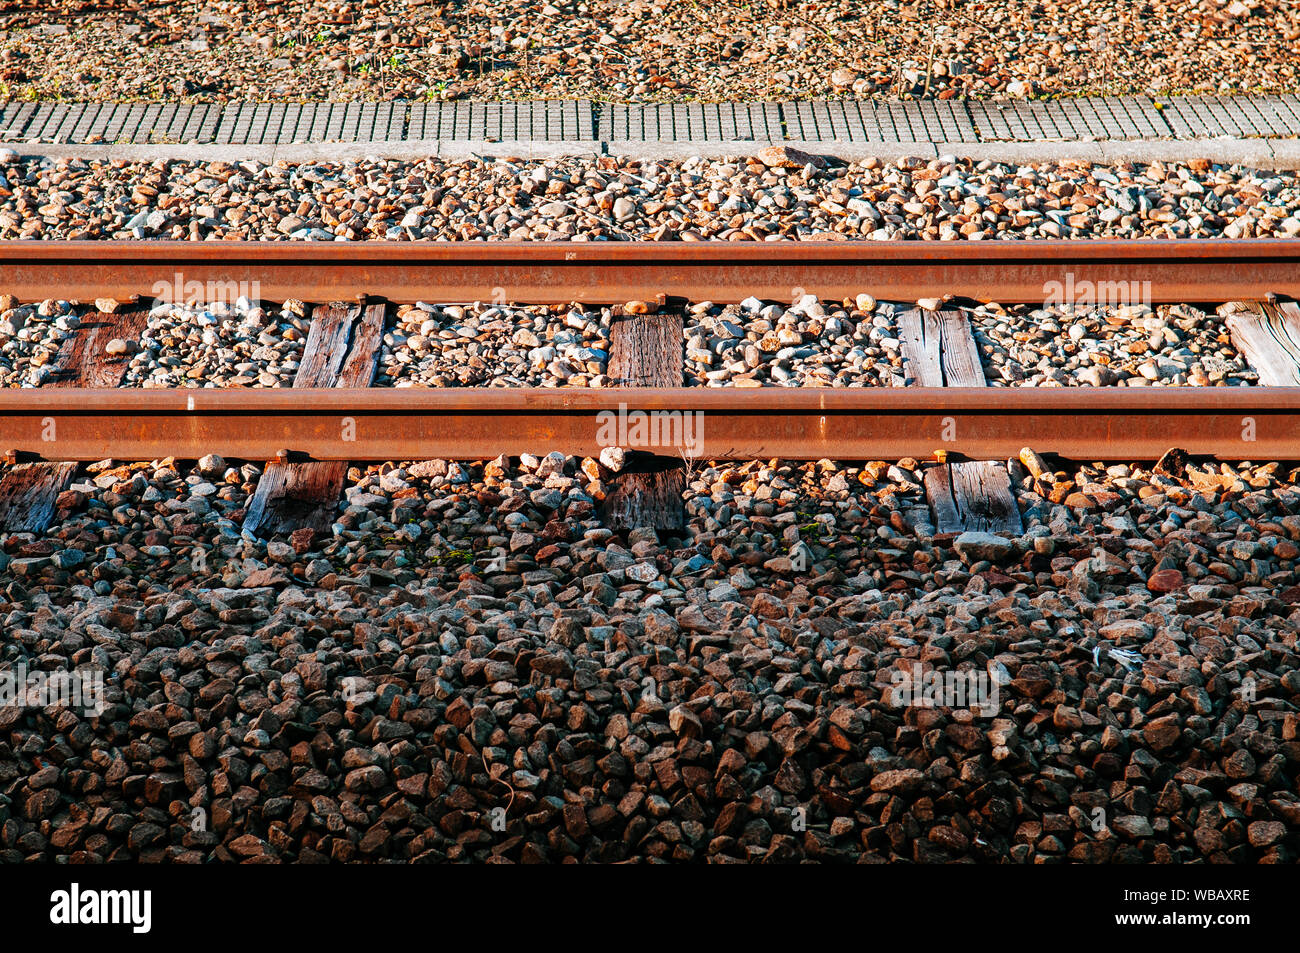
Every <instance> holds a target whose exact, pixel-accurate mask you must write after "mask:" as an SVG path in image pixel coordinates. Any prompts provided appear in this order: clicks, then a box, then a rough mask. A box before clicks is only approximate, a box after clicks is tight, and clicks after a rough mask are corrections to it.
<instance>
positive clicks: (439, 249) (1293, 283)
mask: <svg viewBox="0 0 1300 953" xmlns="http://www.w3.org/2000/svg"><path fill="white" fill-rule="evenodd" d="M191 282H197V283H198V284H199V285H201V286H202V287H203V288H205V289H216V291H217V293H216V294H212V293H211V291H209V295H210V296H211V297H226V296H229V297H232V298H233V297H234V296H235V295H236V294H239V293H248V294H249V297H252V298H259V297H260V298H261V299H264V300H267V301H274V302H279V301H283V300H285V299H288V298H299V299H302V300H304V301H309V302H325V301H331V300H352V299H353V298H354V297H355V296H356V295H358V294H360V293H366V294H370V295H374V296H377V297H383V298H387V299H389V300H390V301H394V302H411V301H417V300H426V301H436V302H463V301H490V300H504V301H511V302H527V303H538V304H547V303H561V304H567V303H569V302H573V301H583V302H592V303H613V302H618V301H626V300H632V299H653V298H654V297H655V296H656V295H659V294H668V295H673V296H680V297H684V298H688V299H691V300H695V301H702V300H711V301H717V302H735V301H740V300H742V299H744V298H747V297H749V296H751V295H753V296H756V297H758V298H761V299H766V300H773V301H789V300H791V298H792V296H794V295H796V294H803V293H808V294H816V295H819V296H821V297H823V298H825V299H843V298H845V297H851V296H853V295H857V294H859V293H861V292H867V293H870V294H872V295H875V296H876V297H877V298H881V299H886V300H901V301H912V300H916V299H917V298H921V297H929V296H934V295H939V294H944V293H949V294H953V295H960V296H965V297H969V298H974V299H977V300H983V301H1000V302H1004V303H1013V302H1042V301H1045V300H1047V299H1049V298H1051V297H1053V293H1054V292H1056V297H1057V298H1062V297H1065V296H1067V295H1068V294H1069V292H1070V291H1073V295H1072V296H1071V297H1074V296H1079V297H1086V296H1087V295H1088V294H1092V295H1093V296H1094V298H1095V297H1098V296H1105V295H1107V294H1109V295H1112V300H1114V298H1115V297H1117V298H1118V299H1119V300H1120V301H1121V302H1129V301H1132V300H1134V299H1136V300H1137V301H1150V302H1174V301H1181V302H1188V303H1196V302H1222V301H1228V300H1233V299H1237V298H1253V297H1260V296H1261V295H1263V294H1264V293H1267V292H1274V293H1277V294H1283V295H1288V296H1294V297H1300V241H1283V240H1277V239H1260V240H1245V241H1227V240H1207V241H1199V240H1195V241H1154V240H1153V241H1033V242H1029V241H988V242H794V241H781V242H762V243H733V242H698V243H696V242H378V241H375V242H337V243H333V242H225V241H213V242H170V241H166V242H152V241H141V242H135V241H132V242H101V241H73V242H46V241H6V242H0V291H3V292H7V293H9V294H13V295H16V296H17V297H18V298H19V299H20V300H25V301H30V300H43V299H44V298H47V297H50V296H51V295H57V296H58V297H61V298H65V299H74V300H85V301H89V300H92V299H94V298H96V297H115V298H128V297H130V296H131V295H133V294H138V295H141V296H142V297H145V298H158V297H160V296H162V294H164V293H170V294H173V296H174V295H175V293H176V292H177V291H180V290H183V289H184V288H185V287H186V286H187V285H189V283H191ZM1144 282H1149V285H1148V284H1144ZM1054 283H1055V284H1054ZM1119 283H1122V284H1119ZM1129 283H1135V284H1129ZM1057 285H1059V286H1060V287H1059V289H1058V288H1057V287H1056V286H1057ZM167 289H172V291H168V290H167ZM184 293H185V294H188V292H184ZM1076 299H1077V298H1076Z"/></svg>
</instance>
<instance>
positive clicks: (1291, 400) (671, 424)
mask: <svg viewBox="0 0 1300 953" xmlns="http://www.w3.org/2000/svg"><path fill="white" fill-rule="evenodd" d="M485 417H490V418H491V420H490V423H489V422H488V421H485V419H484V418H485ZM1026 444H1032V445H1034V448H1035V449H1036V450H1039V451H1041V452H1050V453H1055V454H1058V455H1060V456H1062V457H1065V458H1069V459H1076V460H1126V461H1127V460H1146V459H1154V458H1156V457H1158V456H1160V455H1161V454H1162V453H1163V452H1164V451H1165V450H1167V449H1169V448H1170V447H1174V446H1177V447H1181V448H1182V449H1184V450H1187V451H1188V452H1190V453H1192V454H1204V455H1208V456H1214V457H1217V458H1221V459H1235V460H1244V459H1249V460H1256V461H1260V460H1292V459H1296V458H1297V457H1300V388H1283V387H1277V388H1180V389H1174V388H1164V389H1159V390H1150V391H1147V390H1131V389H1128V388H1124V389H1115V390H1103V389H1094V388H1052V389H1035V388H1017V389H989V388H984V389H963V388H940V389H928V388H914V389H913V388H906V389H901V388H900V389H892V388H854V389H842V390H841V389H836V390H823V389H819V390H796V389H785V388H764V389H760V390H738V389H725V388H707V389H705V388H671V389H644V390H643V389H636V388H626V389H617V390H613V389H611V390H585V389H577V388H573V389H550V390H531V389H471V388H449V389H429V390H425V389H418V388H409V389H408V388H403V389H400V390H394V389H366V390H350V389H342V388H335V389H326V390H310V389H296V388H295V389H249V390H238V391H236V390H216V389H195V390H179V391H175V390H108V391H87V390H73V389H46V390H42V389H28V390H22V391H16V390H8V391H0V447H3V448H6V449H13V450H14V451H15V452H16V453H17V455H18V456H20V457H35V458H40V459H46V460H99V459H103V458H106V457H114V458H116V459H138V460H148V459H157V458H161V457H165V456H175V457H180V458H191V459H192V458H197V457H199V456H202V455H204V454H207V453H219V454H221V455H223V456H227V457H231V458H235V459H253V460H268V459H272V458H274V457H276V456H277V454H278V453H279V452H280V451H282V450H288V451H290V452H292V453H295V454H301V455H303V456H305V457H309V458H313V459H320V460H352V461H365V460H413V459H425V458H431V457H450V458H456V459H490V458H492V457H495V456H497V455H498V454H500V453H506V454H512V455H517V454H519V453H524V452H529V453H546V452H549V451H552V450H560V451H562V452H564V453H570V454H583V455H594V454H596V453H598V452H599V451H600V449H601V448H602V447H605V446H614V445H618V446H623V447H625V448H627V449H643V450H646V451H647V452H652V453H658V454H661V455H669V456H674V457H676V456H688V457H691V458H694V459H701V460H707V459H769V458H786V459H821V458H831V459H842V460H860V459H898V458H901V457H907V456H912V457H921V458H925V457H929V456H931V455H932V454H934V452H935V451H939V450H943V451H946V452H947V453H948V454H949V456H950V457H952V458H960V457H962V456H965V457H969V458H971V459H999V458H1006V457H1010V456H1015V455H1016V454H1017V453H1018V452H1019V450H1020V449H1021V447H1023V446H1025V445H1026Z"/></svg>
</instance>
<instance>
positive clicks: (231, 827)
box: [0, 455, 1300, 863]
mask: <svg viewBox="0 0 1300 953" xmlns="http://www.w3.org/2000/svg"><path fill="white" fill-rule="evenodd" d="M90 469H91V473H90V474H89V475H88V476H87V477H83V478H79V480H78V482H77V483H75V484H74V486H73V488H72V489H71V490H69V491H68V492H67V493H65V494H64V496H63V497H62V498H61V499H60V503H59V513H58V522H57V523H56V525H55V527H54V528H53V529H52V530H51V531H50V532H49V533H47V534H46V535H45V536H44V537H43V538H41V539H32V538H31V537H30V536H22V535H10V536H8V537H7V538H4V539H3V540H0V550H3V554H2V555H0V602H3V605H0V611H2V612H3V613H4V618H5V622H6V630H7V633H8V635H7V638H6V641H5V644H4V646H3V648H2V649H0V653H2V654H3V658H4V661H5V662H6V664H7V665H9V666H13V665H16V664H17V663H18V662H20V661H22V662H25V663H26V664H27V666H28V668H30V669H37V668H40V669H45V670H51V671H53V670H60V669H62V670H66V669H70V668H73V667H88V668H89V669H90V670H92V671H95V670H98V671H101V672H102V673H103V677H104V679H105V695H104V701H105V704H106V707H105V709H104V710H103V712H102V713H101V714H100V715H98V716H97V717H94V716H87V715H85V714H84V713H82V712H80V711H74V710H70V709H61V708H41V707H20V706H13V705H10V706H3V707H0V782H2V784H3V787H0V857H2V858H3V859H4V860H6V861H19V860H23V859H28V858H32V859H34V858H43V859H47V860H72V861H90V862H93V861H98V860H121V859H126V858H138V859H142V860H148V861H163V860H167V861H174V862H201V861H203V860H206V859H219V860H243V861H253V862H257V861H277V860H283V861H289V860H297V861H321V860H327V859H333V860H380V859H417V860H443V859H447V860H468V859H476V860H489V859H498V860H516V861H543V860H547V861H557V860H562V859H566V858H573V859H585V860H606V861H608V860H620V859H640V860H678V861H705V860H707V861H713V862H723V861H745V860H748V861H760V860H761V861H769V862H777V861H794V860H799V859H803V858H811V859H819V860H826V861H844V862H853V861H859V862H862V861H868V862H869V861H882V860H888V859H899V860H909V861H941V860H950V859H961V860H991V861H1004V862H1018V863H1055V862H1064V861H1089V862H1100V861H1128V862H1143V861H1157V862H1159V861H1174V862H1191V861H1198V860H1199V861H1209V862H1222V861H1263V862H1293V861H1294V860H1295V856H1296V849H1297V846H1298V845H1297V840H1296V838H1297V834H1296V830H1297V825H1300V798H1297V795H1296V791H1295V778H1296V772H1297V768H1296V766H1297V761H1300V743H1298V742H1297V738H1296V733H1297V725H1298V722H1297V709H1296V703H1297V701H1300V680H1297V670H1296V662H1297V649H1296V633H1297V624H1298V623H1300V613H1298V612H1297V609H1296V604H1297V602H1300V588H1298V587H1297V582H1300V579H1297V575H1296V569H1297V567H1296V559H1297V556H1300V547H1298V546H1297V540H1298V539H1300V517H1298V516H1296V515H1295V513H1296V512H1297V509H1298V507H1300V489H1298V488H1297V486H1296V484H1295V480H1296V478H1297V474H1296V473H1295V472H1288V471H1287V470H1286V469H1284V468H1278V467H1276V466H1274V465H1257V466H1240V467H1233V466H1227V465H1205V464H1193V465H1192V466H1191V467H1189V468H1188V469H1187V470H1186V471H1185V472H1183V473H1181V475H1177V476H1162V475H1157V474H1153V473H1152V472H1151V471H1150V470H1148V469H1141V468H1139V467H1137V466H1120V465H1116V466H1111V467H1109V468H1107V469H1104V470H1103V469H1095V468H1091V467H1085V468H1081V469H1077V470H1070V471H1060V472H1058V473H1055V474H1053V473H1051V472H1047V473H1044V474H1043V477H1042V479H1041V480H1040V481H1038V482H1035V481H1034V480H1033V478H1031V477H1030V476H1029V475H1028V474H1027V473H1025V472H1024V470H1023V468H1020V467H1019V465H1018V464H1013V466H1012V471H1013V477H1014V480H1015V485H1016V493H1017V497H1018V502H1019V504H1020V507H1021V509H1022V512H1023V513H1024V515H1025V524H1026V527H1027V530H1026V532H1025V534H1024V535H1023V536H1021V537H1017V538H998V537H983V536H981V535H979V534H970V535H967V536H962V537H956V538H954V537H951V536H948V537H944V536H933V535H930V534H931V533H932V528H931V527H929V526H928V525H927V523H926V519H925V516H924V514H925V510H924V507H923V495H922V494H921V492H920V487H919V481H920V473H919V470H920V467H919V465H918V464H917V463H916V461H910V460H908V461H897V462H895V463H892V464H891V463H888V462H873V463H867V464H857V465H836V464H832V463H830V462H829V461H823V462H821V463H818V464H801V465H789V464H780V463H778V464H775V465H772V464H760V463H752V464H713V465H710V464H700V465H699V466H698V467H697V468H696V469H695V470H694V471H693V474H692V476H691V479H690V481H689V487H688V493H687V511H688V515H689V525H688V528H687V530H686V532H685V533H684V534H683V535H682V536H681V537H679V538H663V539H660V538H658V537H657V536H656V535H655V534H654V533H652V532H649V531H635V532H633V533H631V534H629V535H627V536H614V535H612V534H611V533H610V532H609V531H608V530H606V529H604V528H602V527H601V526H600V525H599V522H598V520H597V519H596V517H595V515H594V511H593V504H594V502H595V501H596V499H597V498H598V497H599V495H600V493H601V491H602V481H603V479H607V474H605V473H602V472H601V471H600V470H599V467H598V465H597V464H596V463H595V462H594V461H591V460H576V459H572V458H569V459H566V458H564V457H563V456H561V455H552V456H549V457H545V458H541V459H536V458H524V459H523V460H521V461H515V460H497V461H492V462H489V463H466V464H457V463H448V462H446V461H426V462H422V463H417V464H407V465H399V466H394V465H384V466H382V467H372V468H365V469H355V468H354V469H353V470H352V471H350V474H349V490H348V500H347V501H345V503H344V504H341V506H340V512H339V515H338V517H337V522H336V525H335V528H334V532H333V534H332V535H327V536H325V537H323V538H312V537H311V535H310V534H304V533H299V534H295V536H293V537H292V538H290V539H274V540H271V541H268V542H262V541H249V540H243V539H241V538H240V534H239V520H240V518H241V516H242V510H243V507H244V506H245V505H246V503H247V500H248V495H249V493H250V491H251V489H252V487H253V485H254V482H255V479H256V473H257V468H256V467H252V466H248V465H244V466H235V465H232V464H227V463H226V462H225V461H221V460H219V459H214V458H205V460H203V461H201V462H200V463H199V465H198V466H194V465H189V464H185V465H182V464H179V463H173V462H172V461H160V462H158V463H157V464H144V465H134V464H133V465H111V464H103V465H98V466H95V467H92V468H90ZM498 557H504V562H500V561H499V560H498ZM805 560H806V562H805ZM796 561H800V562H803V564H804V565H805V566H806V567H807V568H806V570H805V571H798V570H795V569H794V568H792V562H796ZM918 665H919V666H922V667H923V668H924V669H926V670H936V671H939V672H941V673H943V672H949V671H967V672H974V673H976V674H977V675H980V674H981V673H982V675H983V676H987V678H988V679H989V680H990V681H989V682H988V684H990V685H993V684H996V685H997V686H998V688H997V702H996V711H994V710H992V709H988V715H989V717H986V716H985V715H984V714H982V713H981V711H971V710H969V709H966V708H963V707H961V706H958V707H957V708H954V709H950V710H945V709H940V708H928V707H925V706H923V705H911V706H908V705H900V704H898V703H897V702H898V698H897V696H896V695H895V694H893V686H894V685H896V683H897V676H895V675H894V674H893V673H894V672H896V671H902V672H911V671H913V666H918Z"/></svg>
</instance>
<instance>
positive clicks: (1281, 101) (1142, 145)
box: [0, 95, 1300, 168]
mask: <svg viewBox="0 0 1300 953" xmlns="http://www.w3.org/2000/svg"><path fill="white" fill-rule="evenodd" d="M1295 137H1300V97H1296V96H1291V95H1285V96H1239V97H1206V96H1197V97H1178V98H1174V99H1169V100H1163V101H1158V100H1154V99H1151V98H1150V97H1146V96H1122V97H1114V98H1100V97H1088V98H1080V99H1065V100H1054V101H1050V102H1036V101H1035V102H1030V101H1012V102H986V101H978V100H958V99H952V100H927V101H922V102H890V103H886V102H873V101H855V100H810V101H801V102H777V103H674V104H662V105H623V104H607V103H593V102H587V101H582V100H564V101H538V102H519V103H516V102H504V103H501V102H498V103H472V102H453V103H407V102H385V103H303V104H294V103H274V104H271V103H227V104H222V103H198V104H192V105H185V104H178V103H152V104H150V103H119V104H114V103H106V104H78V103H6V104H3V105H0V142H4V143H5V144H6V146H8V147H11V148H17V149H18V151H20V152H39V153H53V152H58V153H59V154H77V155H85V156H94V155H105V156H113V157H123V158H131V157H146V156H152V155H163V154H165V155H175V156H178V157H180V156H188V155H193V156H195V157H204V156H206V157H217V156H224V155H229V154H236V153H237V154H239V155H242V156H247V157H261V158H309V157H312V156H318V155H347V154H358V155H359V154H367V155H372V154H374V155H392V156H406V155H428V154H430V153H436V154H440V155H447V156H462V155H466V154H469V153H475V154H489V155H490V154H502V153H505V152H509V153H511V154H519V155H549V154H557V153H569V154H572V153H608V154H633V155H637V154H643V155H649V156H656V155H657V156H664V157H675V156H683V155H716V154H723V153H738V152H746V151H751V150H753V149H755V148H761V147H762V146H766V145H769V144H771V143H786V144H790V145H795V146H798V147H800V148H805V149H810V150H812V151H817V152H822V153H834V154H839V155H844V156H845V157H846V158H852V157H856V156H865V155H879V156H882V157H888V156H891V155H902V154H908V155H922V156H925V155H938V154H942V153H945V152H952V153H958V154H961V155H968V156H988V157H990V158H1000V159H1004V160H1016V159H1021V160H1023V161H1036V160H1042V159H1064V158H1079V159H1090V160H1093V161H1107V160H1122V159H1142V158H1166V157H1168V158H1173V157H1179V158H1189V157H1192V156H1206V157H1208V158H1212V159H1216V160H1218V161H1227V162H1233V161H1238V162H1246V163H1252V164H1266V165H1269V164H1271V165H1277V166H1279V167H1287V168H1295V167H1300V139H1298V138H1295ZM51 146H60V147H75V148H60V149H57V150H55V149H51V148H50V147H51ZM324 146H329V147H330V148H329V150H328V151H325V150H324V149H322V147H324Z"/></svg>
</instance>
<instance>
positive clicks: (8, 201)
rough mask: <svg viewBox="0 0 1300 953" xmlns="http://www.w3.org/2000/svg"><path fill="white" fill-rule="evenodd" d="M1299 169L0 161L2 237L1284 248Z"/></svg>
mask: <svg viewBox="0 0 1300 953" xmlns="http://www.w3.org/2000/svg"><path fill="white" fill-rule="evenodd" d="M1297 235H1300V179H1298V178H1297V174H1296V173H1294V172H1270V171H1264V170H1259V169H1249V168H1245V167H1242V166H1235V165H1234V166H1224V165H1218V164H1215V163H1211V162H1209V161H1208V160H1205V159H1190V160H1188V161H1186V162H1176V163H1174V162H1170V163H1165V162H1152V163H1141V164H1116V165H1113V166H1101V165H1092V164H1090V163H1087V162H1075V161H1067V162H1059V163H1044V164H1039V165H1025V166H1016V165H1008V164H1000V163H995V162H992V161H988V160H983V161H980V162H972V161H971V160H968V159H960V158H958V157H956V156H945V157H942V158H938V159H932V160H922V159H900V160H899V161H897V162H891V163H883V164H882V163H881V161H880V160H878V159H863V160H859V161H855V162H852V163H844V162H840V161H837V160H829V159H823V158H821V157H814V156H809V155H806V154H804V153H800V152H798V151H797V150H792V149H789V148H787V147H780V146H778V147H772V148H770V149H765V150H763V151H761V152H760V153H759V154H758V155H757V156H753V157H748V158H738V159H734V160H725V159H701V158H693V159H687V160H681V161H671V162H670V161H663V162H644V161H640V160H634V159H626V158H617V157H606V158H586V159H583V158H565V159H551V160H523V159H502V160H499V161H489V160H486V159H470V160H465V161H448V160H441V159H428V160H425V161H404V160H396V159H389V160H378V159H375V160H358V161H348V162H343V163H324V162H319V163H289V162H277V163H275V164H273V165H267V164H265V163H261V162H252V161H247V162H238V163H233V164H232V163H228V162H224V161H220V162H207V163H199V162H191V161H182V160H158V161H156V162H152V163H140V162H126V161H123V160H113V161H103V160H80V159H72V160H68V159H51V158H44V159H43V158H33V157H22V158H20V157H17V156H16V155H13V154H9V155H8V157H7V159H6V153H5V152H4V150H0V239H14V238H24V239H27V238H48V239H97V238H103V239H130V238H136V239H178V240H187V239H188V240H200V239H257V240H272V241H285V240H289V241H292V240H307V239H309V240H320V241H333V240H361V239H370V240H374V239H389V240H395V241H412V240H441V241H474V240H496V239H510V240H534V241H538V240H547V241H630V240H654V241H675V240H681V241H702V240H710V239H718V240H726V241H776V240H784V239H794V240H818V241H833V240H849V239H859V240H861V239H879V240H884V239H896V240H899V239H924V240H930V239H934V240H941V241H966V240H970V241H980V240H983V241H988V240H995V239H1021V238H1023V239H1034V238H1037V239H1054V238H1079V239H1088V238H1166V239H1170V238H1220V237H1225V238H1269V237H1277V238H1294V237H1296V236H1297Z"/></svg>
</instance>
